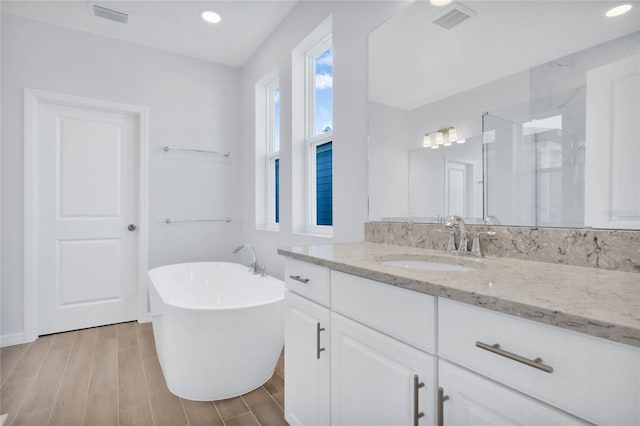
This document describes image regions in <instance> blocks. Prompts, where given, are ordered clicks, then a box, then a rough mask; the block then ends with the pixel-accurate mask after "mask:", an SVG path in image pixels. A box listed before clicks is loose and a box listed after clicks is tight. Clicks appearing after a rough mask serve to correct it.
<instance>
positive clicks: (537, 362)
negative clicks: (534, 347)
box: [476, 342, 553, 373]
mask: <svg viewBox="0 0 640 426" xmlns="http://www.w3.org/2000/svg"><path fill="white" fill-rule="evenodd" d="M476 347H478V348H480V349H484V350H485V351H489V352H493V353H494V354H497V355H500V356H503V357H505V358H509V359H512V360H514V361H518V362H520V363H522V364H525V365H528V366H529V367H533V368H537V369H538V370H542V371H544V372H545V373H553V367H551V366H550V365H546V364H543V363H542V358H540V357H538V358H536V359H529V358H525V357H523V356H520V355H518V354H514V353H513V352H509V351H505V350H504V349H501V348H500V345H499V344H498V343H495V344H493V345H488V344H486V343H483V342H476Z"/></svg>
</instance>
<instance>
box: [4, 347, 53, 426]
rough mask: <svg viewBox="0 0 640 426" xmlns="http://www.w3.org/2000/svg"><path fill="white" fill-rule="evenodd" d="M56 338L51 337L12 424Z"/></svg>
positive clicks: (13, 421)
mask: <svg viewBox="0 0 640 426" xmlns="http://www.w3.org/2000/svg"><path fill="white" fill-rule="evenodd" d="M39 338H40V337H39V336H38V339H39ZM54 340H55V336H54V337H53V338H52V339H51V342H49V345H48V346H47V350H46V351H45V353H44V355H43V356H42V359H41V360H40V364H38V369H37V370H36V374H35V375H34V376H33V378H32V379H31V383H29V386H27V392H25V394H24V396H23V397H22V401H21V402H20V405H18V409H17V410H16V416H15V417H14V418H13V420H11V424H13V423H15V421H16V419H17V418H18V416H19V415H20V410H22V406H23V405H24V401H25V400H26V399H27V395H29V391H30V390H31V387H32V386H33V384H34V383H35V382H36V378H37V377H38V374H40V369H41V368H42V364H44V360H45V358H46V357H47V355H48V354H49V350H51V346H52V344H53V341H54Z"/></svg>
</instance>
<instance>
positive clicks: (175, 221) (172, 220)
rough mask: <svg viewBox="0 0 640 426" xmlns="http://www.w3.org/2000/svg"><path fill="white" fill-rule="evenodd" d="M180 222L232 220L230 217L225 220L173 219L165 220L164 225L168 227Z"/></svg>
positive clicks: (222, 220) (221, 220)
mask: <svg viewBox="0 0 640 426" xmlns="http://www.w3.org/2000/svg"><path fill="white" fill-rule="evenodd" d="M178 222H227V223H229V222H231V218H230V217H225V218H224V219H171V218H166V219H165V220H164V223H166V224H167V225H171V224H172V223H178Z"/></svg>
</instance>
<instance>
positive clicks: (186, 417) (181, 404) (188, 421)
mask: <svg viewBox="0 0 640 426" xmlns="http://www.w3.org/2000/svg"><path fill="white" fill-rule="evenodd" d="M154 342H155V340H154ZM160 368H162V367H160ZM162 376H163V377H164V373H162ZM169 392H171V391H169ZM176 398H178V401H180V406H181V407H182V412H183V413H184V418H185V419H187V423H186V426H191V420H190V419H189V414H187V410H186V408H184V404H183V403H182V398H180V397H179V396H178V395H176ZM183 426H185V425H183Z"/></svg>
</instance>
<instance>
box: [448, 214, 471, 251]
mask: <svg viewBox="0 0 640 426" xmlns="http://www.w3.org/2000/svg"><path fill="white" fill-rule="evenodd" d="M444 227H445V228H447V229H448V230H450V231H451V232H452V233H453V235H455V230H457V231H458V250H457V253H458V254H462V255H466V254H469V251H468V250H467V228H466V227H465V224H464V220H462V218H461V217H460V216H449V217H448V218H447V220H446V221H445V222H444ZM451 248H452V247H451V240H449V249H448V250H447V252H450V251H452V250H451Z"/></svg>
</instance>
